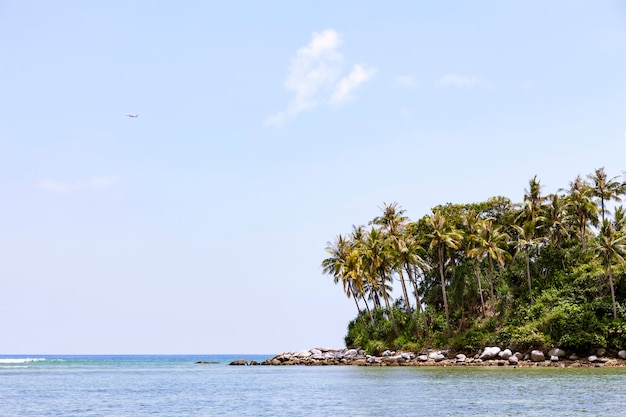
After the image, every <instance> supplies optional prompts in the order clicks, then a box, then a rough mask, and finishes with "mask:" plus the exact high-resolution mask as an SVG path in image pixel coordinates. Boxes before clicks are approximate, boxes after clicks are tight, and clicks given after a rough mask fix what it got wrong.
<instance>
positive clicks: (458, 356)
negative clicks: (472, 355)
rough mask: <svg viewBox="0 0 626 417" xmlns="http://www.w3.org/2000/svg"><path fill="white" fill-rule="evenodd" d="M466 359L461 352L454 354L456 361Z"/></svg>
mask: <svg viewBox="0 0 626 417" xmlns="http://www.w3.org/2000/svg"><path fill="white" fill-rule="evenodd" d="M466 359H467V356H465V355H464V354H462V353H459V354H458V355H456V361H457V362H465V360H466Z"/></svg>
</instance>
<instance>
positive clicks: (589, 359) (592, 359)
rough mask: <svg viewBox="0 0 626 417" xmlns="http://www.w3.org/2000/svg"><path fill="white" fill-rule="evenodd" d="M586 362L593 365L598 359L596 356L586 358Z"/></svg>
mask: <svg viewBox="0 0 626 417" xmlns="http://www.w3.org/2000/svg"><path fill="white" fill-rule="evenodd" d="M587 360H588V361H589V362H591V363H594V362H597V361H598V357H597V356H596V355H591V356H589V357H588V358H587Z"/></svg>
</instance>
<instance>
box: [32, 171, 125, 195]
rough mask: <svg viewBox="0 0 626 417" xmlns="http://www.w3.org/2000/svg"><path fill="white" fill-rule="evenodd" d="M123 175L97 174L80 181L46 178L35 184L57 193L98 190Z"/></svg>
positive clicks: (109, 185)
mask: <svg viewBox="0 0 626 417" xmlns="http://www.w3.org/2000/svg"><path fill="white" fill-rule="evenodd" d="M120 179H121V177H119V176H117V175H109V176H96V177H90V178H87V179H83V180H78V181H59V180H55V179H45V180H41V181H39V182H38V183H37V184H35V187H36V188H39V189H41V190H46V191H50V192H56V193H69V192H72V191H80V190H97V189H103V188H108V187H111V186H112V185H114V184H115V183H116V182H118V181H119V180H120Z"/></svg>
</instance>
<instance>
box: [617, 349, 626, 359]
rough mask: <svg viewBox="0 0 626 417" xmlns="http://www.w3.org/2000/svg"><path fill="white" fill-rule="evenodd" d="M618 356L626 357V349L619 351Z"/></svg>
mask: <svg viewBox="0 0 626 417" xmlns="http://www.w3.org/2000/svg"><path fill="white" fill-rule="evenodd" d="M617 357H618V358H620V359H626V350H620V351H619V352H617Z"/></svg>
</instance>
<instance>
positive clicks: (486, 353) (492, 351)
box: [479, 346, 500, 360]
mask: <svg viewBox="0 0 626 417" xmlns="http://www.w3.org/2000/svg"><path fill="white" fill-rule="evenodd" d="M498 353H500V348H499V347H497V346H493V347H486V348H485V350H483V353H481V355H480V357H479V359H482V360H486V359H493V358H495V357H496V356H498Z"/></svg>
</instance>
